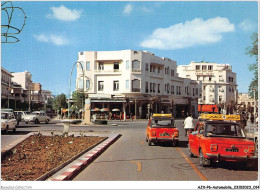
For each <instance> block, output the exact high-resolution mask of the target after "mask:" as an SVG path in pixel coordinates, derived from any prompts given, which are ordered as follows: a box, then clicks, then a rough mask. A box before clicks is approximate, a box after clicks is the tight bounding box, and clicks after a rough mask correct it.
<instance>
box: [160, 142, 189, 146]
mask: <svg viewBox="0 0 260 190" xmlns="http://www.w3.org/2000/svg"><path fill="white" fill-rule="evenodd" d="M188 143H189V141H179V145H178V146H177V147H180V148H187V147H188ZM156 146H161V147H171V146H173V145H172V143H166V142H164V143H163V142H158V143H157V144H156Z"/></svg>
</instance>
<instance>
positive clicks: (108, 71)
mask: <svg viewBox="0 0 260 190" xmlns="http://www.w3.org/2000/svg"><path fill="white" fill-rule="evenodd" d="M121 72H122V70H119V69H113V70H95V73H106V74H107V73H108V74H113V73H121Z"/></svg>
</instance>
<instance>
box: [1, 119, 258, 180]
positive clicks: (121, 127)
mask: <svg viewBox="0 0 260 190" xmlns="http://www.w3.org/2000/svg"><path fill="white" fill-rule="evenodd" d="M182 122H183V120H176V124H177V128H178V129H179V130H180V144H179V147H172V146H171V145H168V144H159V145H157V146H153V145H152V146H148V144H147V142H145V128H146V124H147V120H138V121H134V122H130V121H127V122H124V121H111V122H109V124H108V125H104V126H101V125H96V126H94V125H93V126H78V125H77V126H76V125H75V126H71V127H70V131H94V132H105V131H106V132H110V133H113V132H114V133H120V134H122V136H121V137H120V138H119V139H118V140H117V141H116V142H115V143H114V144H113V145H112V146H110V147H109V148H108V149H107V150H106V151H105V152H104V153H103V154H101V155H100V156H99V157H98V158H97V159H96V160H94V161H93V162H92V163H91V164H90V165H89V166H88V167H86V168H85V169H84V170H83V171H82V172H81V173H79V174H78V175H77V176H76V177H75V178H74V179H73V180H74V181H201V180H205V181H206V180H208V181H252V180H257V178H258V171H257V167H256V168H254V169H252V170H250V171H247V170H246V169H245V168H244V166H243V165H242V164H241V163H220V164H214V165H212V166H209V167H201V166H200V165H199V158H196V157H195V158H189V157H188V148H187V143H188V138H187V137H185V136H184V129H183V127H182ZM111 124H116V125H111ZM58 130H63V126H62V125H61V124H60V123H57V122H56V121H51V122H50V123H49V124H43V123H42V124H25V123H24V122H21V123H20V127H18V128H17V131H16V132H9V133H8V134H7V135H4V134H2V136H1V137H2V138H1V146H2V148H3V147H4V146H6V145H8V144H10V143H11V142H13V141H15V140H17V139H19V138H20V137H21V136H22V135H26V134H28V133H29V132H38V131H58Z"/></svg>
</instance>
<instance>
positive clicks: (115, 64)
mask: <svg viewBox="0 0 260 190" xmlns="http://www.w3.org/2000/svg"><path fill="white" fill-rule="evenodd" d="M114 70H119V63H118V62H114Z"/></svg>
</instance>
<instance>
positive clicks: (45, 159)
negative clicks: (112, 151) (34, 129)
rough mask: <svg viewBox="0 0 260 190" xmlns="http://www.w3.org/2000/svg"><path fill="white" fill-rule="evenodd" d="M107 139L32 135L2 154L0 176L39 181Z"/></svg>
mask: <svg viewBox="0 0 260 190" xmlns="http://www.w3.org/2000/svg"><path fill="white" fill-rule="evenodd" d="M105 138H106V137H94V136H80V137H74V136H68V137H64V136H59V135H53V136H43V135H42V134H40V133H39V134H35V135H32V136H30V137H28V138H27V139H25V140H24V141H22V142H21V143H19V144H18V145H16V146H15V147H13V148H12V149H11V150H10V151H9V154H7V155H5V156H3V157H2V161H1V162H2V163H1V174H2V175H1V177H2V179H3V180H6V181H33V180H36V179H37V178H39V177H41V176H42V175H43V174H45V173H47V172H49V171H51V170H52V169H54V168H56V167H57V166H59V165H61V164H63V163H65V162H66V161H67V160H69V159H71V158H73V157H75V156H76V155H78V154H79V153H81V152H82V151H84V150H86V149H87V148H89V147H91V146H93V145H95V144H97V143H99V142H101V141H103V140H104V139H105Z"/></svg>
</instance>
